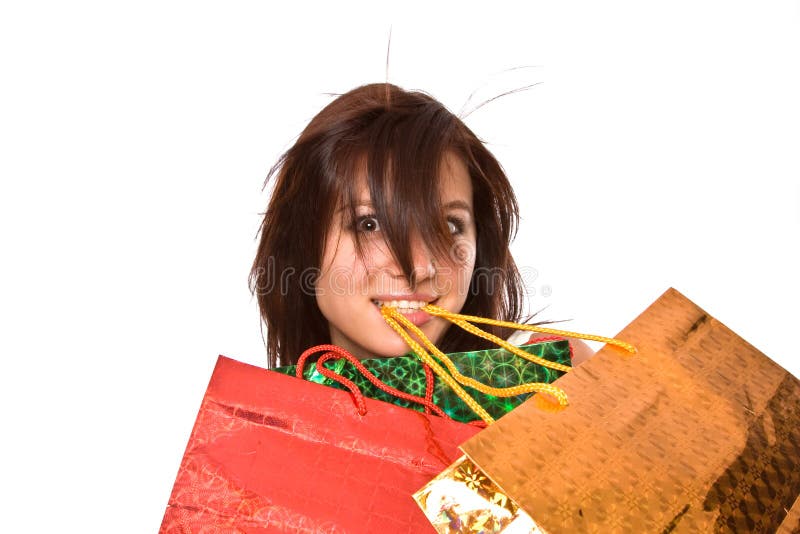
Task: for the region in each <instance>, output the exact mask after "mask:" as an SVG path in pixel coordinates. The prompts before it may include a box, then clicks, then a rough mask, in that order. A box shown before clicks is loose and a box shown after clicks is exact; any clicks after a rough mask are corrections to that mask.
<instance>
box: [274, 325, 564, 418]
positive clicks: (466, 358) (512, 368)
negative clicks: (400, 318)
mask: <svg viewBox="0 0 800 534" xmlns="http://www.w3.org/2000/svg"><path fill="white" fill-rule="evenodd" d="M519 348H520V349H522V350H523V351H524V352H526V353H527V354H530V355H531V356H536V357H539V358H543V359H545V360H547V361H549V362H553V363H556V364H561V365H566V366H569V365H570V346H569V342H568V341H567V340H566V339H547V340H542V341H539V342H535V343H529V344H526V345H522V346H521V347H519ZM447 356H448V357H449V358H450V360H451V361H452V362H453V364H454V365H455V366H456V368H457V369H458V371H459V372H460V373H462V374H463V375H465V376H469V377H471V378H473V379H475V380H477V381H478V382H481V383H483V384H486V385H487V386H491V387H495V388H508V387H512V386H518V385H521V384H526V383H531V382H537V383H546V384H549V383H551V382H553V381H554V380H556V379H557V378H558V377H560V376H561V375H563V374H564V371H561V370H555V369H549V368H547V367H545V366H543V365H540V364H538V363H535V362H533V361H530V360H527V359H524V358H521V357H519V356H517V355H515V354H513V353H511V352H510V351H508V350H506V349H503V348H498V349H485V350H478V351H470V352H456V353H451V354H448V355H447ZM361 363H362V364H363V365H364V366H365V367H366V368H367V370H369V371H370V372H371V373H372V374H373V375H375V376H376V377H377V378H378V380H380V381H381V382H383V383H384V384H386V385H388V386H390V387H393V388H396V389H398V390H400V391H403V392H406V393H409V394H411V395H414V396H417V397H424V396H425V389H426V379H425V369H424V364H423V363H422V362H421V361H420V359H419V358H418V357H417V356H416V355H415V354H413V353H409V354H407V355H404V356H398V357H394V358H371V359H366V360H362V361H361ZM324 365H325V367H326V368H328V369H330V370H331V371H333V372H334V373H336V374H337V375H340V376H342V377H344V378H346V379H348V380H350V381H352V382H353V383H355V384H356V385H357V386H358V388H359V389H360V390H361V393H362V394H363V395H364V396H365V397H369V398H373V399H377V400H381V401H385V402H390V403H392V404H396V405H398V406H402V407H404V408H409V409H412V410H418V411H422V410H423V409H424V408H423V406H421V405H419V404H418V403H416V402H411V401H409V400H406V399H402V398H399V397H397V396H395V395H392V394H390V393H388V392H386V391H383V390H382V389H380V388H378V387H376V386H375V385H374V384H373V383H372V382H370V381H369V380H368V379H367V378H366V377H365V376H364V375H363V374H362V373H361V372H359V371H358V370H357V369H356V367H355V366H354V365H353V364H352V363H350V362H349V361H347V360H346V359H338V360H334V361H328V362H326V363H325V364H324ZM274 370H275V371H277V372H279V373H284V374H287V375H292V376H294V375H295V374H296V367H295V366H294V365H290V366H286V367H279V368H277V369H274ZM303 377H304V378H305V379H306V380H310V381H312V382H317V383H319V384H323V385H326V386H331V387H335V388H339V389H347V388H346V387H345V386H343V385H342V384H340V383H339V382H337V381H335V380H333V379H331V378H326V377H325V376H323V375H322V374H321V373H320V372H319V370H318V369H317V367H316V364H313V363H312V364H309V365H307V366H305V369H303ZM464 389H465V390H466V391H467V392H468V393H469V394H470V396H471V397H472V398H474V399H475V400H476V401H477V402H478V403H479V404H480V405H481V406H483V407H484V409H486V411H487V412H488V413H489V414H490V415H491V416H492V417H493V418H495V419H497V418H499V417H502V416H503V415H505V414H506V413H508V412H510V411H511V410H513V409H514V408H516V407H517V406H519V405H520V404H521V403H522V402H523V401H525V400H526V399H527V398H528V397H530V396H531V394H532V393H530V392H528V393H523V394H521V395H516V396H513V397H496V396H493V395H488V394H486V393H482V392H480V391H478V390H476V389H474V388H471V387H469V386H465V387H464ZM433 402H434V404H436V405H437V406H439V407H440V408H442V410H444V412H445V413H446V414H447V415H448V416H450V417H451V418H453V419H455V420H456V421H461V422H470V421H476V420H479V417H478V416H477V415H476V414H475V412H474V411H473V410H472V409H471V408H470V407H469V406H467V404H466V403H465V402H464V401H463V400H462V399H461V398H460V397H459V396H458V395H457V394H456V392H455V391H453V389H452V388H451V387H450V386H448V385H447V384H446V383H445V382H444V381H443V380H441V379H439V378H438V377H437V378H436V379H435V380H434V387H433Z"/></svg>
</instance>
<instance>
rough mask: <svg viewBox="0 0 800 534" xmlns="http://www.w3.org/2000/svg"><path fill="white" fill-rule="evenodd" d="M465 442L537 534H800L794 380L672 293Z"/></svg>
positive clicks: (799, 406) (798, 402) (799, 412)
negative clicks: (557, 396)
mask: <svg viewBox="0 0 800 534" xmlns="http://www.w3.org/2000/svg"><path fill="white" fill-rule="evenodd" d="M617 337H618V338H620V339H623V340H625V341H628V342H631V343H633V344H634V345H635V346H636V347H637V348H638V354H636V355H633V356H628V355H626V353H624V352H623V351H620V350H619V349H616V348H614V347H610V346H606V347H604V348H603V349H602V350H601V351H599V353H598V354H597V355H596V356H595V357H593V358H592V359H590V360H589V361H587V362H586V363H584V364H583V365H581V366H579V367H577V368H576V369H575V370H573V371H572V372H571V373H568V374H567V375H566V376H564V377H562V378H560V379H559V380H558V381H556V383H555V384H556V385H557V386H559V387H561V388H563V390H564V391H565V392H566V393H567V394H568V396H569V407H567V408H566V409H564V410H563V411H559V412H548V411H545V410H542V409H541V408H539V407H537V405H536V400H537V399H536V398H535V397H534V398H533V399H530V400H529V401H527V402H526V403H524V404H523V405H522V406H520V407H518V408H517V409H516V410H514V411H512V412H511V413H509V414H508V415H506V416H505V417H503V419H501V420H499V421H497V422H496V423H495V424H494V425H492V426H490V427H489V428H487V429H486V430H484V431H482V432H480V433H479V434H477V435H476V436H474V437H473V438H472V439H470V440H469V441H467V442H466V443H465V444H463V445H462V447H461V448H462V450H463V451H464V452H465V453H466V455H467V456H468V458H469V460H470V461H472V462H474V464H475V465H477V467H478V468H480V470H481V472H482V474H484V475H486V476H487V477H488V478H489V479H491V481H492V482H493V483H494V484H496V485H497V487H499V488H500V489H501V490H502V492H503V493H504V494H505V495H506V496H508V497H509V498H510V499H512V500H513V501H514V502H515V503H516V504H518V505H519V506H520V507H521V508H522V509H524V511H526V512H527V513H528V514H529V515H530V516H531V517H532V518H533V520H534V521H535V522H536V524H537V525H538V527H539V528H540V529H541V531H543V532H547V533H551V534H556V533H561V532H654V533H662V532H775V531H786V532H790V531H795V532H796V531H797V528H798V527H800V525H799V524H798V509H799V508H800V501H799V500H798V495H799V494H800V382H798V380H797V378H795V377H793V376H792V375H790V374H789V373H787V372H786V371H785V370H784V369H782V368H781V367H780V366H778V365H777V364H775V363H774V362H773V361H771V360H770V359H768V358H767V357H765V356H764V355H763V354H762V353H760V352H759V351H758V350H756V349H755V348H754V347H753V346H752V345H750V344H748V343H747V342H746V341H744V340H743V339H741V338H740V337H738V336H737V335H736V334H735V333H734V332H732V331H731V330H729V329H728V328H726V327H725V326H724V325H723V324H721V323H720V322H718V321H717V320H715V319H714V318H713V317H711V316H709V315H708V314H707V313H705V312H704V311H703V310H701V309H700V308H698V307H697V306H696V305H694V304H693V303H692V302H691V301H690V300H688V299H687V298H686V297H684V296H683V295H681V294H680V293H679V292H677V291H676V290H674V289H670V290H668V291H667V292H666V293H664V295H662V296H661V297H660V298H659V299H658V300H657V301H656V302H655V303H653V304H652V305H651V306H650V307H649V308H648V309H647V310H645V311H644V313H642V314H641V315H640V316H639V317H638V318H636V319H635V320H634V321H633V322H632V323H631V324H630V325H629V326H628V327H626V328H625V329H624V330H623V331H622V332H620V333H619V335H618V336H617Z"/></svg>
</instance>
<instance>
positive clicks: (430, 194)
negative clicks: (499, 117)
mask: <svg viewBox="0 0 800 534" xmlns="http://www.w3.org/2000/svg"><path fill="white" fill-rule="evenodd" d="M457 131H458V129H457V127H456V124H455V123H454V118H453V116H452V114H450V112H449V111H447V110H446V109H445V108H444V107H442V106H441V105H440V104H438V103H436V104H429V105H425V106H423V107H422V109H419V108H417V109H415V110H414V113H412V114H409V113H407V112H406V113H404V112H403V111H402V110H396V109H392V108H389V109H383V110H381V113H380V114H379V115H377V116H376V117H375V118H374V120H373V121H372V122H371V123H370V124H368V125H366V127H365V128H363V130H361V131H360V132H358V136H357V138H355V139H353V142H351V143H347V146H346V147H342V149H343V150H342V152H341V153H340V154H338V155H337V156H338V157H336V158H335V159H336V160H337V163H338V164H337V165H336V167H337V168H339V169H341V171H340V172H337V173H336V174H337V176H336V177H335V181H336V182H337V184H336V187H335V188H336V189H338V191H339V202H340V205H341V207H343V208H344V209H342V219H343V220H342V222H343V227H348V226H349V227H352V226H353V224H354V223H355V221H357V219H358V214H357V212H356V208H357V207H358V206H359V205H364V204H367V203H369V205H370V212H371V213H372V214H373V215H374V217H375V219H376V220H377V221H378V224H379V226H380V228H381V237H382V238H383V240H384V241H385V242H386V246H387V247H388V249H389V252H390V253H391V254H392V256H393V257H394V259H395V261H396V262H397V265H398V266H399V267H400V269H401V270H402V271H403V274H404V275H405V278H406V280H407V281H408V282H409V284H411V286H412V287H414V286H415V285H416V282H417V280H416V278H417V275H418V273H415V271H414V258H413V252H412V250H413V248H412V242H413V241H414V240H415V239H416V240H420V241H421V242H422V243H424V244H425V246H426V247H427V250H428V252H429V253H430V255H431V259H436V260H438V261H440V262H442V261H443V262H446V263H448V264H450V263H452V262H453V261H455V258H454V257H453V254H452V248H453V244H454V241H455V239H454V237H453V235H452V234H451V232H450V229H449V226H448V223H447V218H446V214H445V213H444V211H443V209H442V199H441V197H440V191H441V181H442V180H441V174H442V172H441V171H442V169H443V167H444V166H445V165H447V164H448V163H447V159H446V156H447V154H448V153H451V154H453V155H455V156H456V157H459V158H461V159H462V160H464V162H465V163H467V161H466V159H465V158H464V157H463V150H462V149H461V147H462V146H463V145H462V144H461V143H458V142H457V141H458V140H457V139H455V137H456V132H457ZM364 192H368V193H369V198H365V197H362V196H360V195H363V194H364ZM354 237H355V243H356V251H357V254H358V256H359V258H360V259H361V260H362V261H366V260H367V258H366V257H365V249H366V247H365V243H364V241H365V239H369V238H368V237H367V238H365V236H364V235H363V234H362V233H361V232H358V231H355V230H354Z"/></svg>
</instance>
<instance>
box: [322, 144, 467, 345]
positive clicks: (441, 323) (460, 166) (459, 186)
mask: <svg viewBox="0 0 800 534" xmlns="http://www.w3.org/2000/svg"><path fill="white" fill-rule="evenodd" d="M440 172H441V176H440V179H441V180H440V191H439V193H440V195H441V201H442V202H441V203H442V206H443V207H444V209H445V216H446V217H447V221H448V226H449V228H450V231H451V232H452V233H453V236H454V237H455V241H456V245H455V246H454V247H452V249H451V250H453V251H454V253H453V254H451V256H453V257H448V258H432V257H431V254H430V252H429V250H428V247H427V246H426V245H425V243H422V242H420V239H419V237H418V236H412V239H411V242H412V247H413V250H412V256H413V261H414V270H415V272H416V274H417V285H416V287H410V286H409V285H408V281H407V280H406V279H405V276H404V275H403V271H402V269H400V267H399V266H398V265H397V263H396V261H395V260H394V258H393V257H392V255H391V253H390V252H389V248H388V245H387V244H386V242H385V241H384V239H383V237H382V232H381V230H380V227H379V226H378V222H377V220H376V219H374V218H373V217H374V216H375V213H374V211H373V209H372V206H371V201H370V197H369V190H368V188H367V186H366V181H365V180H363V181H362V182H363V183H362V186H361V188H360V192H359V195H360V196H359V199H360V202H359V205H358V206H357V207H356V221H355V225H354V227H353V229H349V228H343V227H342V223H341V221H340V220H339V219H340V218H339V217H334V219H336V220H335V221H334V222H333V223H332V228H331V231H330V232H329V233H328V236H327V238H326V242H325V251H324V254H323V259H322V266H321V273H320V278H319V280H318V282H317V285H316V293H317V304H318V305H319V308H320V310H321V311H322V314H323V315H324V316H325V318H326V319H327V320H328V323H329V326H330V333H331V342H332V343H333V344H335V345H339V346H340V347H343V348H345V349H347V350H348V351H350V352H351V353H352V354H353V355H354V356H356V357H357V358H360V359H364V358H373V357H389V356H400V355H402V354H405V353H406V352H408V351H409V348H408V345H406V343H405V341H403V339H402V338H401V337H400V336H399V335H398V334H397V333H396V332H395V331H394V330H393V329H392V328H391V327H390V326H389V325H387V324H386V322H385V321H384V319H383V317H382V315H381V312H380V309H379V308H378V305H377V304H376V301H377V302H384V303H387V304H388V303H389V302H390V301H398V302H397V305H398V307H399V311H400V312H401V313H403V314H404V315H405V316H406V317H408V318H409V319H410V320H411V321H412V322H414V323H415V324H416V325H417V326H419V328H420V329H421V330H422V332H423V333H425V335H426V336H427V337H428V339H430V340H431V341H433V342H434V343H438V342H439V341H440V340H441V339H442V337H443V335H444V333H445V331H446V330H447V328H448V326H449V325H450V323H449V322H447V321H446V320H445V319H442V318H440V317H432V316H430V315H428V314H427V313H425V312H422V311H414V310H413V309H403V307H402V306H408V307H409V308H413V307H416V306H419V305H420V301H422V303H429V302H435V304H436V305H437V306H439V307H441V308H444V309H446V310H449V311H453V312H459V311H461V308H462V307H463V306H464V302H465V301H466V298H467V294H468V291H469V283H470V279H471V278H472V271H473V269H474V267H475V236H476V232H475V220H474V215H473V205H472V182H471V180H470V177H469V173H468V171H467V168H466V166H465V165H464V162H462V161H461V159H460V158H458V157H456V156H455V155H453V154H451V153H448V154H447V156H446V157H445V158H444V161H443V165H442V166H441V171H440ZM354 232H360V233H361V237H362V244H363V245H364V248H365V250H364V252H365V254H364V259H363V261H362V260H361V259H360V258H359V257H358V255H357V253H356V243H355V235H354ZM455 251H457V252H455ZM404 300H405V301H409V302H408V303H407V304H404V303H402V302H399V301H404ZM414 301H416V302H414Z"/></svg>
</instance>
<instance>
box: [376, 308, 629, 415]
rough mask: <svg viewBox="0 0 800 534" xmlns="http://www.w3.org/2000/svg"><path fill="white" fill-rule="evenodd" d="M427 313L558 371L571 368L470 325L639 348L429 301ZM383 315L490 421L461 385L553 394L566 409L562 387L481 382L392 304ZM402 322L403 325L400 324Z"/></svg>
mask: <svg viewBox="0 0 800 534" xmlns="http://www.w3.org/2000/svg"><path fill="white" fill-rule="evenodd" d="M422 309H423V310H424V311H425V312H427V313H429V314H431V315H435V316H438V317H442V318H444V319H447V320H448V321H450V322H451V323H453V324H455V325H457V326H459V327H460V328H462V329H464V330H466V331H467V332H470V333H471V334H474V335H476V336H478V337H482V338H483V339H486V340H488V341H491V342H493V343H495V344H497V345H499V346H500V347H502V348H504V349H506V350H507V351H509V352H511V353H513V354H515V355H517V356H519V357H521V358H524V359H526V360H528V361H531V362H534V363H537V364H539V365H543V366H545V367H549V368H551V369H556V370H558V371H564V372H569V371H570V370H572V368H571V367H569V366H567V365H562V364H560V363H556V362H551V361H548V360H545V359H544V358H540V357H538V356H534V355H532V354H529V353H527V352H525V351H524V350H522V349H520V348H519V347H516V346H514V345H512V344H511V343H508V342H507V341H505V340H503V339H501V338H499V337H497V336H495V335H492V334H490V333H488V332H485V331H483V330H481V329H480V328H478V327H477V326H475V325H473V324H470V321H471V322H474V323H481V324H491V325H496V326H503V327H508V328H515V329H519V330H527V331H531V332H540V333H544V334H552V335H557V336H564V337H575V338H580V339H588V340H592V341H602V342H604V343H607V344H611V345H616V346H618V347H622V348H623V349H625V350H627V351H628V352H631V353H633V354H635V353H636V352H637V351H636V347H634V346H633V345H631V344H630V343H626V342H624V341H620V340H617V339H613V338H607V337H602V336H595V335H592V334H580V333H577V332H569V331H566V330H556V329H553V328H543V327H539V326H533V325H527V324H519V323H513V322H509V321H499V320H496V319H486V318H484V317H476V316H472V315H461V314H458V313H453V312H449V311H447V310H445V309H444V308H440V307H438V306H434V305H433V304H427V305H426V306H424V307H423V308H422ZM381 315H382V316H383V318H384V320H385V321H386V323H387V324H388V325H389V326H390V327H392V328H393V329H394V330H395V331H396V332H397V333H398V335H399V336H400V337H401V338H403V340H404V341H405V342H406V344H407V345H408V346H409V347H410V348H411V350H412V351H414V352H415V353H416V354H417V356H419V358H420V360H422V361H423V362H424V363H425V364H427V365H428V366H430V368H431V369H432V370H433V372H434V373H436V374H437V375H438V376H439V377H440V378H441V379H442V381H443V382H444V383H445V384H447V385H448V386H449V387H450V388H451V389H452V390H453V391H454V392H455V393H456V395H458V397H459V398H460V399H461V400H463V401H464V403H465V404H466V405H467V406H469V407H470V408H471V409H472V411H474V412H475V413H476V414H477V415H478V417H480V418H481V419H483V420H484V421H486V423H487V424H492V423H494V418H492V416H491V415H489V414H488V413H487V412H486V410H485V409H484V408H483V407H482V406H481V405H480V404H479V403H478V402H477V401H476V400H475V399H473V398H472V397H471V396H470V395H469V394H468V393H467V392H466V391H465V390H464V388H462V387H461V385H465V386H470V387H472V388H474V389H476V390H478V391H480V392H481V393H484V394H487V395H493V396H495V397H513V396H516V395H521V394H524V393H533V392H538V393H546V394H548V395H551V396H552V397H554V398H555V399H556V401H557V402H558V405H559V406H560V407H561V408H563V407H566V406H567V405H568V400H567V394H566V393H564V391H563V390H561V389H559V388H557V387H556V386H553V385H551V384H545V383H538V382H529V383H526V384H520V385H518V386H512V387H508V388H495V387H492V386H487V385H486V384H482V383H481V382H478V381H477V380H474V379H473V378H470V377H468V376H464V375H463V374H461V373H460V372H459V371H458V369H457V368H456V366H455V364H453V362H452V361H451V360H450V358H448V357H447V355H446V354H444V353H443V352H442V351H440V350H439V349H438V348H437V347H436V345H435V344H434V343H433V342H431V340H430V339H428V338H427V336H425V334H424V333H423V332H422V330H420V329H419V328H418V327H417V326H416V325H415V324H414V323H412V322H411V321H409V320H408V318H406V317H405V316H404V315H403V314H402V313H400V312H399V311H397V309H396V308H393V307H390V306H381ZM401 324H402V326H401ZM403 327H405V328H406V329H408V331H410V332H412V333H414V334H416V335H417V337H418V338H419V339H420V340H421V341H422V343H423V345H425V346H426V347H427V348H428V349H429V350H430V351H431V352H432V353H433V354H435V355H436V357H437V358H438V359H439V360H440V361H441V362H442V363H443V364H444V365H445V366H446V367H447V369H448V371H450V374H448V373H447V372H446V371H445V370H444V369H443V368H442V367H441V366H440V365H439V363H438V362H437V361H436V360H435V359H434V358H433V357H432V356H431V355H430V354H428V352H427V351H426V350H425V349H423V348H422V346H420V344H419V343H417V342H416V341H415V340H414V339H413V338H412V337H411V336H410V335H409V333H408V332H407V331H406V330H404V329H403Z"/></svg>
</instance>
